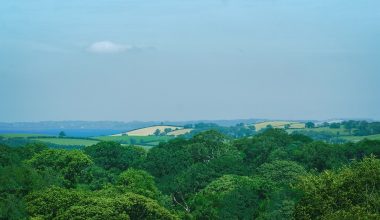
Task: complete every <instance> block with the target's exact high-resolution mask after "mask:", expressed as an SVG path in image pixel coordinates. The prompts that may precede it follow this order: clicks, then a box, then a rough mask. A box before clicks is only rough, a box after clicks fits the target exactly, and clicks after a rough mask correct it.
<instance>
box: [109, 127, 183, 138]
mask: <svg viewBox="0 0 380 220" xmlns="http://www.w3.org/2000/svg"><path fill="white" fill-rule="evenodd" d="M166 129H170V132H171V131H175V130H180V129H182V127H178V126H168V125H158V126H150V127H146V128H140V129H136V130H132V131H128V132H125V133H121V134H115V135H112V136H122V135H128V136H150V135H154V133H155V132H156V131H157V130H159V131H160V132H161V133H163V132H165V130H166Z"/></svg>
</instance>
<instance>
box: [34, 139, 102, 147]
mask: <svg viewBox="0 0 380 220" xmlns="http://www.w3.org/2000/svg"><path fill="white" fill-rule="evenodd" d="M31 140H35V141H41V142H46V143H52V144H58V145H67V146H90V145H93V144H97V143H98V142H99V141H95V140H87V139H78V138H33V139H31Z"/></svg>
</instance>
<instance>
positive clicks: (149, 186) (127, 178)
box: [117, 168, 160, 199]
mask: <svg viewBox="0 0 380 220" xmlns="http://www.w3.org/2000/svg"><path fill="white" fill-rule="evenodd" d="M117 186H118V188H119V189H120V190H121V191H124V192H125V191H129V192H133V193H136V194H140V195H144V196H147V197H149V198H153V199H157V198H158V197H159V196H160V193H159V191H158V189H157V187H156V185H155V182H154V177H153V176H152V175H150V174H149V173H147V172H146V171H143V170H136V169H133V168H130V169H128V170H126V171H124V172H122V173H121V174H120V175H119V178H118V181H117Z"/></svg>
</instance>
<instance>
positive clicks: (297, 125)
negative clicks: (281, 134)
mask: <svg viewBox="0 0 380 220" xmlns="http://www.w3.org/2000/svg"><path fill="white" fill-rule="evenodd" d="M254 125H255V128H256V131H259V130H261V129H263V128H266V127H267V126H269V125H270V126H272V127H273V128H285V125H289V126H290V127H289V128H291V129H301V128H305V123H302V122H297V121H265V122H260V123H256V124H254Z"/></svg>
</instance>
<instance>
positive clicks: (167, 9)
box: [0, 0, 380, 121]
mask: <svg viewBox="0 0 380 220" xmlns="http://www.w3.org/2000/svg"><path fill="white" fill-rule="evenodd" d="M379 39H380V1H378V0H362V1H347V0H308V1H305V0H233V1H232V0H191V1H190V0H161V1H148V0H133V1H132V0H129V1H128V0H124V1H122V0H118V1H116V0H107V1H106V0H96V1H95V0H91V1H90V0H82V1H77V0H66V1H61V0H60V1H52V0H34V1H30V0H18V1H3V2H1V3H0V109H1V110H0V121H40V120H122V121H130V120H193V119H234V118H273V119H329V118H342V117H344V118H347V117H349V118H373V119H380V102H379V95H380V86H379V85H380V40H379Z"/></svg>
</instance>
